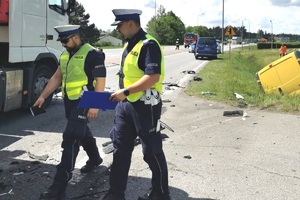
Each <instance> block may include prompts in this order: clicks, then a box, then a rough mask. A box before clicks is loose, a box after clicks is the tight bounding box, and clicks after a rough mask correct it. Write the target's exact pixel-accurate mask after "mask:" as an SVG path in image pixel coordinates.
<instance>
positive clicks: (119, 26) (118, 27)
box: [117, 20, 128, 29]
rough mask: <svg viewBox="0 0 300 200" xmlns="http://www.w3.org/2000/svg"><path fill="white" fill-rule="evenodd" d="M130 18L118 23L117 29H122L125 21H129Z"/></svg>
mask: <svg viewBox="0 0 300 200" xmlns="http://www.w3.org/2000/svg"><path fill="white" fill-rule="evenodd" d="M127 21H128V20H126V21H122V22H121V23H120V24H118V25H117V29H120V28H121V26H122V25H123V24H124V22H127Z"/></svg>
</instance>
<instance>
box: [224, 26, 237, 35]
mask: <svg viewBox="0 0 300 200" xmlns="http://www.w3.org/2000/svg"><path fill="white" fill-rule="evenodd" d="M225 35H226V36H232V35H236V34H235V32H234V29H233V28H232V26H228V27H227V29H226V31H225Z"/></svg>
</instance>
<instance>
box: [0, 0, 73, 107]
mask: <svg viewBox="0 0 300 200" xmlns="http://www.w3.org/2000/svg"><path fill="white" fill-rule="evenodd" d="M0 2H1V3H0V33H1V34H0V55H1V57H0V112H7V111H10V110H15V109H19V108H26V107H29V106H31V105H32V104H33V103H34V102H35V100H36V99H37V98H38V97H39V95H40V94H41V92H42V91H43V89H44V88H45V86H46V85H47V83H48V80H49V79H50V77H51V76H52V75H53V74H54V72H55V71H56V69H57V66H58V60H59V57H60V54H61V53H62V51H63V50H64V49H63V47H62V45H61V44H60V43H59V42H57V41H56V40H57V37H58V35H57V33H56V31H55V30H54V27H55V26H59V25H65V24H68V23H69V16H70V15H74V13H75V0H69V1H67V0H38V1H37V0H0ZM51 99H52V95H50V96H49V97H48V98H47V99H46V102H45V103H46V104H49V103H50V102H51Z"/></svg>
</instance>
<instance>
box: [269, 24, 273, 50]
mask: <svg viewBox="0 0 300 200" xmlns="http://www.w3.org/2000/svg"><path fill="white" fill-rule="evenodd" d="M270 22H271V49H273V21H272V20H270Z"/></svg>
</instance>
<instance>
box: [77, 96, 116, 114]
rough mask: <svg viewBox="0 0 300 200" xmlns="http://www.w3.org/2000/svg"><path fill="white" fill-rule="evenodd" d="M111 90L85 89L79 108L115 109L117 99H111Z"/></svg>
mask: <svg viewBox="0 0 300 200" xmlns="http://www.w3.org/2000/svg"><path fill="white" fill-rule="evenodd" d="M110 95H111V93H110V92H93V91H84V92H83V94H82V96H81V99H80V101H79V104H78V106H77V107H78V108H99V109H101V110H103V111H105V110H114V109H115V107H116V106H117V104H118V102H117V101H111V100H110V99H109V97H110Z"/></svg>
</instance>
